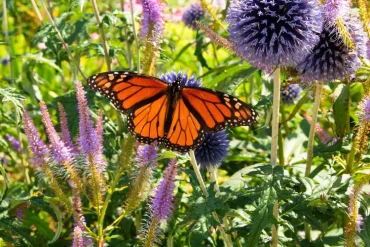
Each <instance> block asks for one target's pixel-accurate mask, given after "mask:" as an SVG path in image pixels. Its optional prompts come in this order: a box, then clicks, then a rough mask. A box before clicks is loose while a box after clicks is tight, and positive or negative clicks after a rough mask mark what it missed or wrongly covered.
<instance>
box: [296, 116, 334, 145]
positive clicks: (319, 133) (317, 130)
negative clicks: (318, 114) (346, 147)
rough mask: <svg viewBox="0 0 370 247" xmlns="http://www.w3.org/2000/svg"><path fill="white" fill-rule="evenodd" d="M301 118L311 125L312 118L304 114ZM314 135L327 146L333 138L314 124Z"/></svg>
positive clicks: (318, 125) (317, 124)
mask: <svg viewBox="0 0 370 247" xmlns="http://www.w3.org/2000/svg"><path fill="white" fill-rule="evenodd" d="M303 117H304V118H305V119H306V120H307V122H308V123H309V124H311V121H312V117H311V116H310V115H309V114H308V113H304V114H303ZM315 134H316V135H317V137H318V138H319V140H320V142H321V143H323V144H327V143H328V142H329V141H331V140H333V138H332V137H331V136H330V135H329V134H328V132H326V131H325V130H324V129H323V128H322V127H321V125H320V124H319V123H316V127H315ZM334 142H335V140H334Z"/></svg>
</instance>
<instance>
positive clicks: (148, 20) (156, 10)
mask: <svg viewBox="0 0 370 247" xmlns="http://www.w3.org/2000/svg"><path fill="white" fill-rule="evenodd" d="M140 3H141V5H142V6H143V18H142V20H141V28H140V37H141V38H143V39H144V38H145V37H151V40H150V41H151V42H153V43H158V42H159V39H160V37H162V35H163V30H164V14H163V6H162V2H161V1H160V0H140Z"/></svg>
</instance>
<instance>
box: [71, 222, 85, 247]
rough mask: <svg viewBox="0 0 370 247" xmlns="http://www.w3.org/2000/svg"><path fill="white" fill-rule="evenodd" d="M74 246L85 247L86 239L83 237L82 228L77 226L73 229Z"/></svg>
mask: <svg viewBox="0 0 370 247" xmlns="http://www.w3.org/2000/svg"><path fill="white" fill-rule="evenodd" d="M72 247H84V239H83V237H82V229H81V228H80V227H79V226H75V227H74V229H73V243H72Z"/></svg>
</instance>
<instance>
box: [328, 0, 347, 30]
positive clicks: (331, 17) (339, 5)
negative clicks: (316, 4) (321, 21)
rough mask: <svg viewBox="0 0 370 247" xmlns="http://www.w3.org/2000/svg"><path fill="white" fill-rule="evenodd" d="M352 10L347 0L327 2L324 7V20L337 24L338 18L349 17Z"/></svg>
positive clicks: (329, 0)
mask: <svg viewBox="0 0 370 247" xmlns="http://www.w3.org/2000/svg"><path fill="white" fill-rule="evenodd" d="M350 10H351V8H350V6H349V1H347V0H326V3H325V4H324V6H323V13H324V18H325V20H326V21H329V22H332V24H335V20H336V19H337V18H342V17H343V16H346V15H348V13H349V11H350Z"/></svg>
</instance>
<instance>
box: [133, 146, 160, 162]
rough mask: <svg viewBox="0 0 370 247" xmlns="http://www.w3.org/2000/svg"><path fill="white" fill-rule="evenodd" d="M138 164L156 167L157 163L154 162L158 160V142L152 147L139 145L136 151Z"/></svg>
mask: <svg viewBox="0 0 370 247" xmlns="http://www.w3.org/2000/svg"><path fill="white" fill-rule="evenodd" d="M136 153H137V155H136V159H135V160H136V162H137V163H138V165H139V166H140V167H141V166H147V165H149V164H150V165H151V166H152V167H153V166H156V165H157V162H153V161H154V160H155V158H157V153H158V144H157V142H152V143H151V144H150V145H139V146H138V147H137V150H136Z"/></svg>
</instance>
